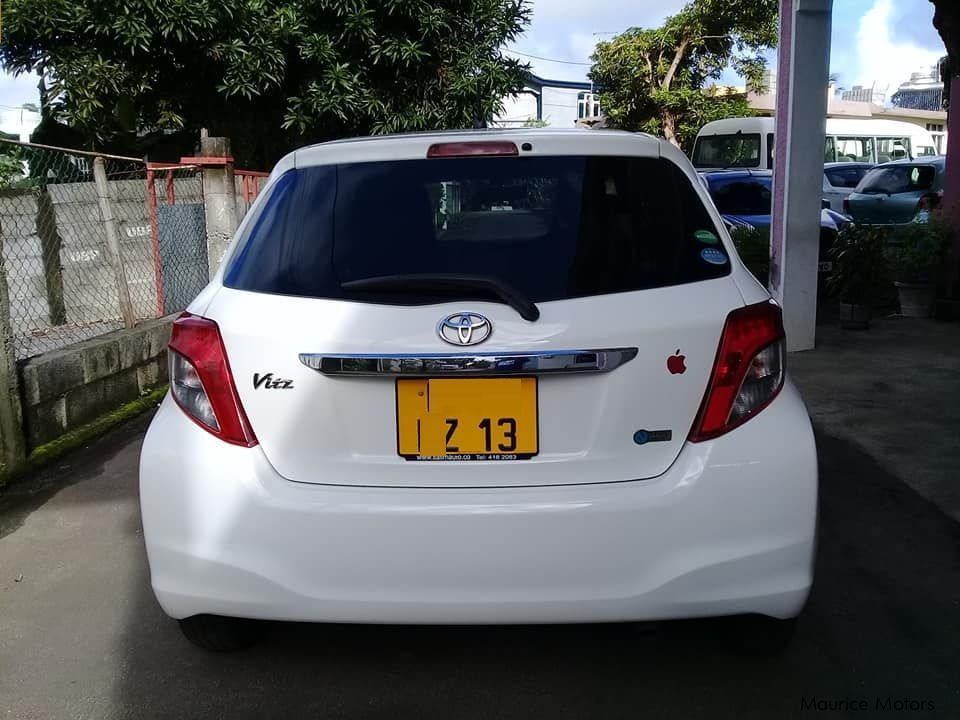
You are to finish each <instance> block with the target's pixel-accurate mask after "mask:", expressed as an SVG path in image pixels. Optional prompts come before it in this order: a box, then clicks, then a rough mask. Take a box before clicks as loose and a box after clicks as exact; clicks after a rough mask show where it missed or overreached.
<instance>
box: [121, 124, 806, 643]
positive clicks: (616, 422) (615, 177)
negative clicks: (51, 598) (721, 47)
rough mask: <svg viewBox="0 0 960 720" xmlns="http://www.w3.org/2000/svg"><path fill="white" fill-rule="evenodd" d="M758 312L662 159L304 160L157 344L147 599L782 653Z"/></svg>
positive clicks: (322, 153) (244, 623)
mask: <svg viewBox="0 0 960 720" xmlns="http://www.w3.org/2000/svg"><path fill="white" fill-rule="evenodd" d="M784 361H785V347H784V332H783V324H782V320H781V313H780V309H779V308H778V307H777V305H776V304H774V303H773V302H772V301H771V299H770V297H769V295H768V294H767V292H766V291H765V290H764V289H763V288H762V287H761V286H760V285H759V284H757V282H756V281H755V280H754V279H753V277H752V276H751V274H750V273H749V272H748V271H746V270H745V268H744V267H743V265H742V264H741V262H740V261H739V259H738V258H737V256H736V254H735V252H734V250H733V247H732V244H731V242H730V239H729V237H728V235H727V233H726V230H725V229H724V226H723V223H722V222H721V219H720V217H719V215H718V214H717V212H716V210H715V208H714V207H713V205H712V203H711V202H710V200H709V198H708V196H707V195H706V192H705V190H704V189H703V188H702V186H701V185H700V183H699V182H698V181H697V178H696V175H695V174H694V171H693V168H692V167H691V165H690V163H689V162H688V161H687V160H686V159H685V158H684V156H683V155H682V154H681V153H680V152H679V151H678V150H676V149H674V148H673V147H672V146H671V145H669V144H668V143H666V142H663V141H660V140H657V139H656V138H653V137H650V136H646V135H638V134H630V133H622V132H613V131H610V132H608V131H603V132H590V131H580V130H571V131H558V132H551V131H504V132H492V131H491V132H480V133H475V132H474V133H471V132H463V133H452V134H451V133H443V134H423V135H407V136H394V137H380V138H369V139H362V140H351V141H342V142H332V143H327V144H323V145H318V146H314V147H308V148H305V149H302V150H298V151H296V152H294V153H292V154H290V155H288V156H287V157H285V158H284V159H283V160H282V161H281V162H280V163H279V164H278V165H277V167H276V169H275V170H274V171H273V173H272V175H271V177H270V179H269V181H268V183H267V186H266V187H265V189H264V191H263V193H262V194H261V196H260V198H259V199H258V200H257V202H256V203H255V205H254V207H253V208H252V209H251V211H250V213H249V214H248V215H247V217H246V218H245V220H244V222H243V223H242V225H241V227H240V228H239V229H238V231H237V233H236V237H235V239H234V241H233V243H232V245H231V247H230V249H229V250H228V252H227V253H226V256H225V258H224V260H223V262H222V265H221V269H220V271H219V273H218V274H217V276H216V277H215V278H214V279H213V281H212V282H211V283H210V285H209V286H208V287H207V288H206V289H205V290H204V291H203V292H202V293H201V294H200V296H199V297H198V298H197V299H196V300H195V301H194V302H193V303H192V304H191V305H190V307H189V308H188V312H187V313H185V314H184V315H182V316H181V317H180V318H179V319H178V320H177V321H176V322H175V324H174V327H173V334H172V339H171V342H170V383H171V392H170V394H169V395H168V397H167V398H166V399H165V400H164V402H163V404H162V405H161V407H160V409H159V411H158V413H157V415H156V417H155V418H154V420H153V423H152V425H151V426H150V430H149V432H148V433H147V437H146V439H145V441H144V446H143V452H142V458H141V465H140V493H141V505H142V513H143V528H144V537H145V540H146V546H147V552H148V556H149V561H150V571H151V578H152V584H153V589H154V592H155V593H156V596H157V598H158V600H159V602H160V604H161V606H162V607H163V609H164V610H165V611H166V613H167V614H168V615H170V616H171V617H173V618H176V619H178V620H180V623H181V627H182V629H183V630H184V632H185V634H186V635H187V636H188V637H189V638H190V639H191V640H193V641H194V642H195V643H197V644H199V645H201V646H203V647H207V648H211V649H229V648H232V647H239V646H242V645H243V644H245V643H246V642H248V641H249V640H250V639H251V638H252V630H253V625H254V623H251V622H250V621H251V620H261V619H263V620H292V621H316V622H335V623H417V624H459V623H470V624H477V623H569V622H613V621H641V620H660V619H671V618H692V617H704V616H734V615H736V616H741V615H745V616H749V617H750V618H751V621H750V626H751V627H753V626H756V625H760V626H761V628H760V629H761V630H762V632H763V633H764V635H763V637H764V638H768V639H769V638H775V639H785V638H786V637H787V636H788V635H789V630H790V628H791V627H792V619H793V618H795V617H796V616H797V615H798V613H799V612H800V610H801V608H802V607H803V605H804V602H805V601H806V598H807V594H808V591H809V588H810V584H811V580H812V572H813V552H814V532H815V525H816V502H817V467H816V451H815V446H814V440H813V435H812V432H811V428H810V424H809V421H808V418H807V413H806V410H805V408H804V405H803V403H802V401H801V399H800V397H799V395H798V394H797V391H796V390H795V389H794V387H793V385H792V384H791V383H790V381H789V380H788V379H787V377H786V374H785V367H784Z"/></svg>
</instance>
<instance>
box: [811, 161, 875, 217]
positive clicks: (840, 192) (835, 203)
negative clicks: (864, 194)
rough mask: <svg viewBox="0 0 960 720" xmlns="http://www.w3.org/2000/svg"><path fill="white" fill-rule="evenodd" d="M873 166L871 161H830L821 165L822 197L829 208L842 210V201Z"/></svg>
mask: <svg viewBox="0 0 960 720" xmlns="http://www.w3.org/2000/svg"><path fill="white" fill-rule="evenodd" d="M872 167H873V164H872V163H860V162H830V163H825V164H824V166H823V198H824V200H827V201H828V202H829V203H830V205H829V207H830V209H831V210H834V211H838V212H839V211H842V210H843V201H844V200H845V199H846V197H847V196H848V195H849V194H850V193H852V192H853V189H854V188H855V187H856V186H857V185H858V184H859V183H860V181H861V180H862V179H863V176H864V175H866V174H867V172H868V171H869V170H870V169H871V168H872Z"/></svg>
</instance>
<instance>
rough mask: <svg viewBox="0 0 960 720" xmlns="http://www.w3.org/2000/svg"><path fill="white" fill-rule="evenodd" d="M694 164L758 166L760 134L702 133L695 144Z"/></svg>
mask: <svg viewBox="0 0 960 720" xmlns="http://www.w3.org/2000/svg"><path fill="white" fill-rule="evenodd" d="M693 165H694V167H698V168H722V169H725V168H738V167H744V168H758V167H760V135H759V134H758V133H757V134H754V133H733V134H730V135H701V136H700V137H698V138H697V141H696V144H695V145H694V146H693Z"/></svg>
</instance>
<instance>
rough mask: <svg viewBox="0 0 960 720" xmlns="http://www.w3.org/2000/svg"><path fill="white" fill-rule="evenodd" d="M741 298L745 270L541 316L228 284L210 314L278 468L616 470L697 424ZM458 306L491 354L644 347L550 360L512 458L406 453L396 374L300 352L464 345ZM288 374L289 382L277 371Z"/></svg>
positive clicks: (538, 474) (316, 471) (463, 482)
mask: <svg viewBox="0 0 960 720" xmlns="http://www.w3.org/2000/svg"><path fill="white" fill-rule="evenodd" d="M691 289H693V290H695V292H693V293H691ZM740 305H742V300H741V297H740V295H739V292H738V291H737V289H736V286H735V284H734V283H733V281H732V280H731V279H730V278H722V279H718V280H711V281H705V282H701V283H697V284H696V285H695V286H694V287H693V288H691V287H690V286H677V287H668V288H659V289H656V290H648V291H641V292H634V293H623V294H616V295H605V296H598V297H592V298H579V299H573V300H565V301H558V302H551V303H543V304H541V306H540V307H541V311H542V316H541V318H540V320H538V321H537V322H536V323H530V322H526V321H524V320H522V319H521V318H520V317H519V316H518V315H517V314H516V313H515V312H514V311H513V310H512V309H510V308H509V307H507V306H505V305H499V304H493V303H478V302H473V303H469V304H464V303H449V304H442V305H431V306H422V307H404V308H397V307H390V306H378V305H370V304H361V303H348V302H343V301H333V300H321V299H313V300H309V301H305V300H303V299H300V298H289V297H282V296H264V295H260V294H256V293H249V292H243V291H238V290H231V289H228V288H225V289H224V290H222V291H221V292H220V293H219V294H218V295H217V297H216V298H215V300H214V302H213V304H212V306H211V307H210V308H209V310H208V315H210V316H211V317H213V318H215V319H216V321H217V323H218V324H219V326H220V330H221V332H222V334H223V338H224V343H225V345H226V349H227V353H228V355H229V358H230V363H231V366H232V370H233V373H234V377H235V379H236V382H237V387H238V390H239V393H240V397H241V400H242V402H243V406H244V408H245V410H246V412H247V416H248V417H249V419H250V422H251V424H252V426H253V430H254V432H255V433H256V436H257V438H258V440H259V441H260V444H261V446H262V448H263V451H264V453H265V454H266V456H267V458H268V459H269V460H270V462H271V463H272V464H273V466H274V467H275V468H276V469H277V471H278V472H279V473H280V474H281V475H283V476H284V477H286V478H288V479H290V480H295V481H298V482H309V483H330V484H342V485H380V486H393V487H396V486H462V487H481V486H507V485H514V486H516V485H553V484H571V483H591V482H612V481H623V480H634V479H639V478H649V477H654V476H657V475H660V474H661V473H663V472H664V471H666V470H667V469H668V468H669V467H670V465H671V463H672V462H673V461H674V460H675V459H676V457H677V455H678V453H679V452H680V449H681V448H682V446H683V444H684V442H685V441H686V437H687V434H688V433H689V431H690V428H691V426H692V425H693V422H694V419H695V417H696V414H697V410H698V408H699V406H700V402H701V400H702V398H703V394H704V391H705V389H706V386H707V383H708V378H709V373H710V370H711V368H712V365H713V361H714V357H715V354H716V351H717V344H718V341H719V337H720V332H721V330H722V327H723V322H724V319H725V318H726V315H727V312H728V311H729V310H730V309H732V308H734V307H739V306H740ZM464 310H470V311H475V312H478V313H482V314H483V315H484V316H485V317H487V318H488V319H489V320H490V322H491V323H492V325H493V327H494V333H493V336H492V337H491V339H490V340H489V341H488V342H486V343H484V344H483V345H482V346H480V347H478V348H477V349H478V350H479V349H480V348H482V351H483V352H484V353H491V352H506V353H530V352H545V351H551V350H555V351H566V350H573V349H604V348H636V349H637V355H636V357H635V358H633V359H632V360H629V361H628V362H626V363H625V364H623V365H621V366H620V367H618V368H616V369H614V370H612V371H610V372H597V373H575V374H562V373H557V374H543V375H541V376H540V377H539V378H538V383H537V384H538V388H537V403H538V410H539V412H538V415H539V427H538V431H539V438H538V440H539V442H538V453H537V454H536V455H535V456H534V457H532V458H531V459H528V460H517V461H506V462H460V461H453V462H450V461H447V462H421V461H411V460H405V459H404V458H402V457H401V456H400V455H399V453H398V438H397V412H398V408H397V390H396V379H395V376H393V375H386V376H383V377H367V376H358V377H349V376H328V375H324V374H323V373H321V372H318V371H317V370H314V369H311V368H309V367H307V366H306V365H305V364H303V363H302V362H301V361H300V359H299V356H300V355H301V354H302V353H319V354H328V355H361V356H364V355H371V354H380V355H397V354H403V355H413V356H430V355H435V354H445V355H451V354H452V355H457V354H463V353H458V352H457V351H456V350H455V349H454V348H451V347H450V346H449V345H446V344H445V343H443V342H442V341H441V340H440V339H439V337H438V335H437V333H436V326H437V323H438V321H439V320H440V319H441V318H443V317H445V316H447V315H449V314H451V313H456V312H460V311H464ZM678 352H679V354H680V355H681V356H683V362H682V363H680V361H676V360H675V361H671V363H670V365H671V366H672V367H673V370H674V371H675V372H671V371H670V368H668V358H669V357H670V356H672V355H676V354H677V353H678ZM467 354H469V353H467ZM678 369H683V372H676V370H678ZM268 374H269V375H270V376H271V379H270V380H268V381H267V382H261V383H260V385H259V387H257V386H255V383H256V381H257V380H258V379H259V380H261V381H262V379H263V378H264V377H265V376H267V375H268ZM284 380H289V381H290V383H283V382H274V381H284ZM476 381H477V380H476V379H474V380H472V382H476ZM268 385H269V386H268ZM640 431H645V432H642V433H640V434H639V435H638V432H640ZM458 432H459V431H458ZM635 436H636V437H635Z"/></svg>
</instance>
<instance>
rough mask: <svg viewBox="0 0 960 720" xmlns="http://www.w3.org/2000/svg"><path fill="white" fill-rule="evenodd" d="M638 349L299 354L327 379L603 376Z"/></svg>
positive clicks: (302, 359) (625, 360)
mask: <svg viewBox="0 0 960 720" xmlns="http://www.w3.org/2000/svg"><path fill="white" fill-rule="evenodd" d="M636 356H637V348H635V347H634V348H610V349H606V350H553V351H543V352H533V353H509V352H505V353H456V354H452V353H451V354H439V355H326V354H322V353H300V362H302V363H303V364H304V365H306V366H307V367H308V368H311V369H312V370H316V371H317V372H321V373H323V374H324V375H343V376H348V377H375V376H380V377H382V376H389V377H395V376H398V375H408V376H430V377H437V376H443V375H532V374H535V375H543V374H551V375H552V374H555V373H597V372H600V373H603V372H610V371H611V370H615V369H616V368H618V367H620V366H621V365H623V364H624V363H628V362H630V361H631V360H633V359H634V358H635V357H636Z"/></svg>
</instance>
